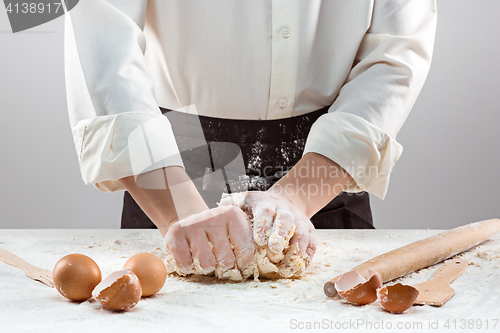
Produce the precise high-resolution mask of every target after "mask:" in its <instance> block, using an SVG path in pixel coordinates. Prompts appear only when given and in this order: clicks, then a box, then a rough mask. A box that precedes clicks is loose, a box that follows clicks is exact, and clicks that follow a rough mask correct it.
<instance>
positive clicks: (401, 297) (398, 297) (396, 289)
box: [379, 283, 419, 313]
mask: <svg viewBox="0 0 500 333" xmlns="http://www.w3.org/2000/svg"><path fill="white" fill-rule="evenodd" d="M418 294H419V292H418V290H417V289H415V288H413V287H412V286H408V285H404V284H401V283H396V284H395V285H393V286H385V287H384V288H382V289H381V290H380V291H379V298H380V305H382V307H383V308H384V309H386V310H387V311H389V312H392V313H402V312H404V311H405V310H407V309H409V308H410V307H411V306H412V305H413V303H415V301H416V299H417V297H418Z"/></svg>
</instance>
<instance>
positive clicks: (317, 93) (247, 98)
mask: <svg viewBox="0 0 500 333" xmlns="http://www.w3.org/2000/svg"><path fill="white" fill-rule="evenodd" d="M372 8H373V0H363V1H352V0H323V1H321V0H317V1H313V0H304V1H295V0H293V1H291V0H279V1H269V0H238V1H234V0H225V1H224V0H208V1H207V0H205V1H186V0H168V1H165V0H149V1H148V8H147V17H146V27H145V30H144V31H145V35H146V43H147V46H146V61H147V64H148V67H149V70H150V73H151V75H152V77H153V80H154V86H155V94H156V96H157V100H158V103H159V105H160V106H162V107H165V108H169V109H176V108H179V107H180V106H186V105H194V106H195V107H196V112H197V113H198V114H200V115H207V116H212V117H220V118H230V119H279V118H285V117H290V116H296V115H300V114H304V113H308V112H311V111H314V110H317V109H320V108H322V107H324V106H327V105H330V104H332V102H333V101H334V99H335V98H336V96H337V94H338V92H339V90H340V88H341V87H342V84H343V83H344V82H345V80H346V78H347V76H348V74H349V71H350V70H351V67H352V65H353V63H354V61H355V56H356V53H357V52H358V48H359V45H360V43H361V40H362V39H363V37H364V35H365V33H366V31H367V30H368V28H369V27H370V23H371V16H372ZM193 110H194V109H193V108H191V111H188V112H194V111H193Z"/></svg>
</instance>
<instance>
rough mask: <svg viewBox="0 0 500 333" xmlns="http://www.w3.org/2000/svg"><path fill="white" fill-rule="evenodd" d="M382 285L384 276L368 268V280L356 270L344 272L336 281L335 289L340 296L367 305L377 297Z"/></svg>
mask: <svg viewBox="0 0 500 333" xmlns="http://www.w3.org/2000/svg"><path fill="white" fill-rule="evenodd" d="M380 287H382V276H381V275H380V274H379V273H378V272H376V271H372V270H368V280H366V279H365V278H364V277H362V276H361V275H359V273H358V272H357V271H356V270H352V271H349V272H347V273H345V274H343V275H342V276H341V277H340V278H339V279H338V280H337V282H336V283H335V289H336V290H337V293H338V294H339V296H340V297H342V298H343V299H345V300H347V301H349V302H351V303H354V304H358V305H365V304H369V303H372V302H374V301H375V300H376V299H377V289H379V288H380Z"/></svg>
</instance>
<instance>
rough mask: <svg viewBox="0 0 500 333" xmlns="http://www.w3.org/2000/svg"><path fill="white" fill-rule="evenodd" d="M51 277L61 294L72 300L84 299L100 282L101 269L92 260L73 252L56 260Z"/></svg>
mask: <svg viewBox="0 0 500 333" xmlns="http://www.w3.org/2000/svg"><path fill="white" fill-rule="evenodd" d="M52 278H53V279H54V285H55V287H56V289H57V291H59V293H60V294H61V295H63V296H64V297H66V298H69V299H70V300H73V301H84V300H86V299H89V298H90V297H92V290H94V288H95V286H97V285H98V284H99V282H101V270H100V269H99V266H97V264H96V263H95V261H94V260H92V259H90V258H89V257H87V256H86V255H83V254H78V253H74V254H68V255H67V256H64V257H62V258H61V259H60V260H59V261H58V262H57V264H56V265H55V266H54V270H53V271H52Z"/></svg>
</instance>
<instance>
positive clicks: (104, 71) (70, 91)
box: [64, 0, 183, 191]
mask: <svg viewBox="0 0 500 333" xmlns="http://www.w3.org/2000/svg"><path fill="white" fill-rule="evenodd" d="M146 6H147V1H146V0H127V1H111V0H110V1H104V0H85V1H80V2H79V4H78V5H77V6H76V7H75V8H74V9H73V10H71V11H70V12H69V13H68V14H67V15H66V16H65V36H64V51H65V75H66V93H67V101H68V111H69V119H70V125H71V129H72V134H73V139H74V143H75V148H76V151H77V155H78V159H79V163H80V171H81V174H82V178H83V180H84V182H85V184H93V185H94V186H95V187H96V188H98V189H99V190H101V191H118V190H124V189H125V188H124V187H123V186H122V185H121V183H120V182H119V181H118V179H120V178H123V177H127V176H131V175H137V174H139V173H141V172H146V171H150V170H153V169H157V168H161V167H166V166H172V165H179V166H183V163H182V159H181V157H180V155H179V152H178V148H177V145H176V142H175V138H174V135H173V132H172V129H171V126H170V123H169V121H168V119H167V118H166V117H165V116H163V115H162V113H161V112H160V110H159V108H158V104H157V102H156V98H155V95H154V89H153V80H152V79H151V77H150V75H149V73H148V69H147V66H146V61H145V58H144V51H145V48H146V44H145V37H144V33H143V28H144V24H145V15H146Z"/></svg>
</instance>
